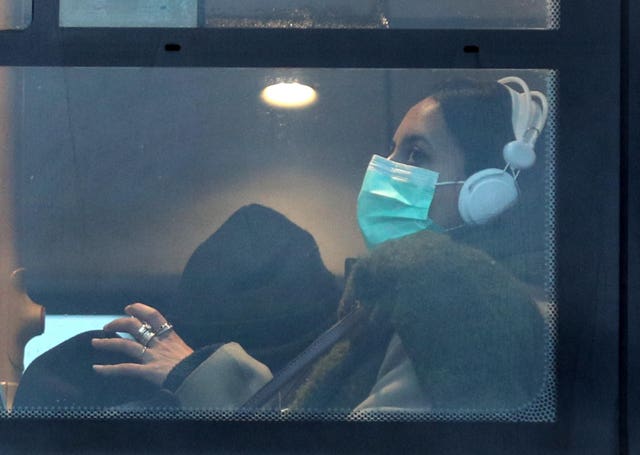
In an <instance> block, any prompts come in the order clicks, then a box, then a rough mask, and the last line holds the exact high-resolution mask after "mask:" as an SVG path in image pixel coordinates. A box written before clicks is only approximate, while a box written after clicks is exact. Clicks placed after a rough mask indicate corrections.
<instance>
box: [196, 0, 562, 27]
mask: <svg viewBox="0 0 640 455" xmlns="http://www.w3.org/2000/svg"><path fill="white" fill-rule="evenodd" d="M558 2H559V0H473V1H472V0H446V1H444V0H442V1H421V0H347V1H345V0H330V1H325V2H322V3H318V2H315V1H312V0H245V1H241V2H239V1H233V0H222V1H220V0H204V8H203V13H204V18H203V25H204V26H206V27H259V28H392V29H393V28H398V29H455V28H471V29H489V28H497V29H554V28H557V27H558V26H559V9H558Z"/></svg>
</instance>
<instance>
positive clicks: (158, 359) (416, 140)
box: [92, 78, 547, 412]
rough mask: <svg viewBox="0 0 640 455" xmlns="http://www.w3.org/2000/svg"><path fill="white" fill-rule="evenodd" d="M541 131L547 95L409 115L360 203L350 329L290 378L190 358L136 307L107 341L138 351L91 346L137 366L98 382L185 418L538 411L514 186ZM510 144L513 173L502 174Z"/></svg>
mask: <svg viewBox="0 0 640 455" xmlns="http://www.w3.org/2000/svg"><path fill="white" fill-rule="evenodd" d="M513 84H516V85H520V88H521V90H514V89H512V88H509V87H508V86H509V85H513ZM545 119H546V100H545V99H544V96H543V95H542V94H539V93H537V92H529V90H528V87H527V86H526V84H524V82H523V81H521V80H520V79H517V78H504V79H502V80H500V81H499V82H496V83H478V82H473V81H456V82H452V83H450V84H448V85H445V86H443V87H442V88H441V89H440V90H438V91H437V92H436V93H434V94H433V95H432V96H430V97H428V98H426V99H424V100H422V101H421V102H419V103H418V104H416V105H415V106H413V107H412V108H411V109H410V110H409V111H408V112H407V114H406V115H405V117H404V118H403V120H402V122H401V123H400V125H399V127H398V129H397V131H396V133H395V135H394V137H393V145H392V150H391V153H390V155H389V157H388V158H382V157H380V156H374V158H373V159H372V160H371V163H370V165H369V168H368V169H367V173H366V174H365V178H364V181H363V186H362V190H361V193H360V196H359V199H358V221H359V224H360V228H361V231H362V233H363V236H364V238H365V241H366V243H367V245H368V247H369V248H370V250H371V251H370V254H369V255H368V256H367V257H364V258H362V259H360V260H359V261H358V262H357V263H356V265H355V267H354V269H353V273H351V275H350V276H349V277H348V282H347V286H346V289H345V292H344V294H343V297H342V299H341V303H340V316H341V318H342V321H346V320H349V319H351V320H356V321H357V323H355V324H352V325H351V326H350V328H349V329H344V331H343V332H342V333H341V334H340V336H337V337H336V339H335V340H333V341H331V342H327V343H326V346H325V349H324V350H323V351H321V352H319V353H318V354H317V355H310V356H308V357H307V358H306V359H305V360H304V361H300V362H298V363H299V364H302V367H298V366H296V367H295V368H293V369H290V370H289V371H288V372H287V373H288V375H287V377H286V379H282V380H281V381H279V379H280V378H281V377H283V376H282V374H280V375H279V376H280V378H278V377H277V380H275V381H272V379H273V374H272V372H271V371H270V370H269V368H267V367H266V366H265V365H263V364H261V363H260V362H258V361H257V360H256V359H254V358H253V357H251V356H250V355H248V354H247V353H246V352H245V351H244V349H243V348H242V347H241V346H240V345H238V344H236V343H227V344H222V345H213V346H210V347H207V348H204V349H201V350H198V351H196V352H194V351H193V350H192V349H191V348H190V347H189V346H188V345H187V344H186V343H185V342H184V341H183V340H182V339H181V338H180V336H178V334H177V333H176V332H175V331H173V328H172V326H171V325H170V324H169V323H168V322H167V321H166V319H165V318H164V317H163V316H162V315H161V314H160V313H159V312H157V311H156V310H155V309H153V308H151V307H149V306H146V305H144V304H141V303H136V304H133V305H129V306H128V307H126V308H125V312H126V313H127V314H129V315H130V316H131V317H127V318H120V319H116V320H115V321H112V322H111V323H109V324H108V325H107V326H105V330H106V331H113V332H128V333H130V334H132V335H133V336H134V337H135V338H136V341H133V340H127V339H94V340H93V341H92V345H93V346H94V347H95V348H96V349H98V350H103V351H111V352H117V353H124V354H126V355H128V356H130V357H131V358H132V362H130V363H123V364H116V365H95V366H94V369H95V371H96V372H97V373H99V374H100V375H104V376H106V377H110V376H116V377H122V376H130V377H136V378H143V379H146V380H148V381H150V382H152V383H154V384H156V385H158V386H162V387H164V388H167V389H169V390H170V391H171V392H173V393H174V394H175V395H176V396H177V398H178V401H179V402H180V404H181V405H182V406H185V407H195V408H206V409H238V408H239V407H242V406H243V405H244V407H248V408H254V407H260V408H264V407H266V408H275V409H277V410H281V409H285V408H287V409H298V410H309V409H314V410H320V411H323V410H328V409H340V410H343V411H351V410H354V411H356V412H357V411H363V412H378V411H388V410H432V411H454V412H458V411H463V410H475V411H478V412H494V411H504V410H514V409H519V408H520V409H521V408H523V407H526V406H528V405H530V404H531V403H533V402H535V400H536V399H537V398H538V396H539V395H540V393H541V390H542V389H543V387H544V383H545V378H546V373H545V371H546V368H547V365H546V364H545V359H544V356H545V324H544V321H543V318H542V316H541V312H540V310H539V307H538V306H536V304H535V303H534V298H533V297H532V295H533V294H534V292H532V289H534V287H533V286H531V285H529V284H525V283H524V282H523V281H522V280H523V279H527V280H529V281H531V276H529V275H527V273H528V272H529V271H530V270H532V267H531V266H530V265H529V263H527V261H526V260H525V259H522V258H523V257H527V258H528V257H531V256H535V255H536V253H539V252H540V251H542V249H541V248H540V246H539V245H537V244H536V241H534V242H527V241H526V240H527V239H529V238H535V239H538V240H539V239H541V237H540V236H538V237H536V236H533V237H530V236H523V235H522V233H521V232H520V231H521V229H520V228H521V227H522V226H523V225H529V224H531V223H522V224H521V223H520V222H519V221H518V219H519V218H518V217H519V215H521V214H522V213H521V212H519V211H518V208H517V205H518V204H516V201H517V199H518V197H519V191H518V188H517V186H516V183H515V181H516V179H517V177H518V175H519V173H520V171H521V170H526V169H528V168H530V167H531V166H532V165H533V162H534V161H535V154H534V153H533V145H534V143H535V140H536V138H537V137H538V135H539V133H540V130H541V129H542V127H543V125H544V122H545ZM514 136H515V138H514ZM514 139H515V140H514ZM509 141H512V142H509ZM507 142H509V143H508V144H507V146H506V147H504V152H503V155H504V159H505V161H506V163H507V166H506V168H504V169H495V166H496V164H499V163H501V162H502V160H501V159H500V157H499V153H500V151H501V150H502V148H503V146H504V144H505V143H507ZM500 166H502V165H500ZM452 238H455V240H456V241H455V242H454V241H453V240H452ZM528 243H529V245H528V246H527V244H528ZM481 250H484V251H481ZM487 253H488V254H487ZM500 262H502V263H503V264H509V268H508V269H507V268H505V267H504V266H503V265H501V264H500ZM534 269H535V267H534ZM534 278H535V277H534ZM533 281H535V279H534V280H533ZM534 284H540V283H534ZM354 315H357V316H354ZM322 343H324V341H322V340H321V342H318V344H322ZM277 376H278V375H277ZM267 384H270V385H271V389H272V390H269V387H270V386H266V387H265V388H263V387H264V386H265V385H267ZM274 384H275V385H274ZM265 389H266V390H268V392H269V393H264V390H265ZM259 390H262V391H261V392H260V394H258V395H257V396H260V400H257V399H256V398H255V397H256V392H258V391H259ZM252 397H253V398H252ZM475 411H474V412H475Z"/></svg>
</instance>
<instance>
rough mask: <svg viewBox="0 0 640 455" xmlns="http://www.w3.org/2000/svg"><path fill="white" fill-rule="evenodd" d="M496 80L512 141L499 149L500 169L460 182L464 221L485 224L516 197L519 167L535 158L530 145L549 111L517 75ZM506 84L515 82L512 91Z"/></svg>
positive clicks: (543, 99)
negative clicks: (505, 101) (506, 104)
mask: <svg viewBox="0 0 640 455" xmlns="http://www.w3.org/2000/svg"><path fill="white" fill-rule="evenodd" d="M498 82H499V83H500V84H502V85H503V86H505V87H506V88H507V90H509V94H510V95H511V107H512V111H511V123H512V126H513V134H514V136H515V140H514V141H511V142H509V143H508V144H507V145H505V146H504V148H503V150H502V157H503V158H504V160H505V162H506V166H505V168H504V169H497V168H489V169H483V170H481V171H478V172H476V173H475V174H472V175H471V176H470V177H469V178H467V179H466V180H465V181H464V184H463V185H462V188H461V189H460V195H459V197H458V211H459V212H460V217H461V218H462V219H463V221H464V222H465V223H466V224H469V225H479V224H485V223H487V222H489V221H490V220H492V219H494V218H495V217H497V216H499V215H500V214H502V213H504V212H505V211H506V210H507V209H509V208H510V207H511V206H513V205H514V204H515V203H516V201H517V200H518V193H519V191H518V186H517V184H516V179H517V178H518V175H519V174H520V171H521V170H523V169H529V168H530V167H531V166H533V164H534V163H535V161H536V154H535V151H534V145H535V142H536V139H538V136H540V132H541V131H542V128H544V124H545V122H546V121H547V114H548V111H549V107H548V103H547V97H546V96H545V95H544V94H543V93H541V92H538V91H531V90H529V86H528V85H527V84H526V83H525V82H524V81H523V80H522V79H520V78H519V77H514V76H510V77H504V78H502V79H499V80H498ZM509 84H517V85H518V86H519V88H520V89H521V90H522V91H521V92H520V91H516V90H514V89H513V88H511V87H510V86H509Z"/></svg>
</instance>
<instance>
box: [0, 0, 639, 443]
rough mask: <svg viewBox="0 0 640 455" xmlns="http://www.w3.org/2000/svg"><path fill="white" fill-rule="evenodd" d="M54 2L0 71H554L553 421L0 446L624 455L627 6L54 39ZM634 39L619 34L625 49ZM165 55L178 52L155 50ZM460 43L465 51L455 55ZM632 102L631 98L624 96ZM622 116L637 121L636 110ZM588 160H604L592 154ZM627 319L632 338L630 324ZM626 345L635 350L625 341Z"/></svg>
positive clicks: (196, 430) (633, 178)
mask: <svg viewBox="0 0 640 455" xmlns="http://www.w3.org/2000/svg"><path fill="white" fill-rule="evenodd" d="M58 6H59V0H34V2H33V16H32V23H31V25H30V26H29V27H28V28H27V29H24V30H8V31H1V32H0V65H3V66H97V67H100V66H105V67H108V66H143V67H294V68H295V67H328V68H331V67H336V68H451V69H453V68H469V69H475V68H514V69H519V68H521V69H527V68H540V69H554V70H557V71H558V75H559V97H558V99H559V104H558V131H559V138H558V144H557V150H558V156H557V164H558V180H557V213H558V219H557V226H558V237H557V245H558V251H559V254H558V266H557V271H558V289H557V291H558V292H557V296H558V302H559V303H558V307H559V340H560V341H559V345H558V360H557V372H558V379H559V389H558V407H557V411H558V419H557V422H556V423H553V424H548V423H519V424H513V423H496V422H465V423H461V422H420V423H418V422H412V423H399V422H398V423H383V422H367V423H364V422H285V423H283V422H205V421H172V420H150V421H137V420H136V421H115V420H114V421H108V422H104V421H81V420H64V419H59V420H56V419H49V420H21V419H6V420H0V445H5V444H8V447H11V448H24V447H27V446H33V445H35V446H37V447H40V448H49V447H55V448H56V449H62V448H68V449H76V450H78V447H80V448H82V449H86V450H90V449H95V450H99V449H102V450H104V449H109V450H114V451H116V450H119V451H132V452H133V451H136V450H149V449H152V450H154V451H158V452H163V451H167V452H172V451H174V450H178V449H179V448H183V449H184V448H191V449H194V450H195V448H196V447H197V448H198V449H200V450H207V449H209V450H210V449H218V450H222V449H227V450H238V449H251V450H284V449H289V450H306V451H311V450H325V451H326V450H329V449H332V450H336V451H345V452H353V451H376V450H393V449H396V448H398V447H400V446H401V447H406V448H409V449H413V450H424V449H429V450H430V451H432V452H434V453H440V452H448V451H451V450H454V451H458V452H463V453H466V452H471V453H509V454H511V453H524V454H526V453H541V452H544V451H548V452H553V453H581V454H582V453H597V454H602V453H617V452H619V451H620V450H622V449H624V448H625V447H626V446H627V445H628V443H627V439H626V438H627V436H628V434H629V433H633V435H636V436H635V439H633V437H632V438H631V440H632V441H635V442H634V444H636V445H637V444H638V442H637V440H638V437H637V432H636V431H633V429H632V428H630V426H629V425H627V418H628V415H627V409H633V408H632V406H633V404H634V403H636V404H637V402H638V401H639V400H640V397H638V394H635V393H634V394H633V396H632V399H633V400H635V401H633V402H627V401H626V400H627V396H626V391H627V387H630V386H632V385H635V384H636V382H635V381H632V382H631V383H629V384H628V383H627V377H626V374H627V371H628V370H629V368H628V365H627V360H626V357H625V356H624V355H623V354H624V353H625V352H626V349H627V345H626V343H627V335H626V332H625V329H626V327H627V325H626V324H627V321H626V319H625V318H626V316H627V310H626V308H627V307H626V305H627V304H628V303H630V301H631V300H637V297H638V280H637V278H631V277H632V276H633V275H631V272H633V271H636V272H637V269H638V264H637V259H636V260H635V262H633V261H632V262H629V263H625V258H627V257H632V256H633V255H632V254H629V253H630V252H631V251H633V250H629V248H631V247H634V248H636V250H635V251H637V241H636V243H631V244H627V242H626V237H625V236H626V235H627V234H628V232H633V231H632V229H637V213H633V211H632V210H631V206H630V205H625V204H629V200H628V199H625V198H624V194H626V191H627V187H625V186H623V185H626V184H627V182H630V183H631V185H632V187H633V188H635V189H637V188H638V168H637V165H636V166H635V167H633V168H630V169H629V174H628V175H627V176H626V177H624V174H623V171H624V170H622V168H621V164H624V162H625V160H624V157H625V156H626V155H625V154H626V153H629V152H630V151H631V150H632V149H631V146H632V145H633V144H635V145H636V146H637V143H638V142H637V133H636V136H635V138H634V137H631V136H628V135H627V132H626V131H625V130H624V128H623V127H624V124H623V117H622V116H621V115H622V114H624V113H625V112H624V109H623V105H624V106H627V104H626V101H625V99H626V97H627V96H629V93H628V90H624V86H623V85H621V77H622V76H623V75H624V74H623V71H627V70H628V68H627V67H625V66H624V65H623V63H624V62H625V61H628V62H630V64H631V67H632V68H635V69H634V71H635V73H633V74H635V77H636V78H637V74H638V72H637V58H635V60H634V58H633V57H630V55H631V54H629V56H626V57H625V55H626V54H625V53H624V52H625V51H628V49H629V43H630V42H633V41H630V40H629V41H626V40H625V41H623V39H624V38H625V35H624V34H623V25H622V24H623V22H622V21H623V19H622V18H623V16H622V12H623V11H624V10H625V9H626V11H627V12H629V10H635V11H638V2H637V1H636V0H627V1H623V2H614V3H604V2H597V1H595V0H584V1H582V2H570V1H568V0H565V1H563V2H562V4H561V19H560V23H561V26H560V28H559V29H557V30H363V29H360V30H355V29H354V30H335V29H333V30H322V29H308V30H301V29H297V30H285V29H211V28H209V29H159V28H127V29H114V28H108V29H107V28H60V27H59V26H58ZM629 17H631V16H629ZM636 17H637V16H636ZM634 27H635V28H634V29H631V30H630V34H631V35H632V36H635V37H636V42H637V35H638V32H637V30H638V27H637V25H635V26H634ZM626 38H627V39H628V38H629V36H628V35H627V36H626ZM291 43H295V44H294V45H292V46H291V45H290V44H291ZM167 44H179V45H180V46H181V49H180V51H179V52H167V51H165V46H166V45H167ZM284 44H287V45H289V46H288V47H281V46H282V45H284ZM465 46H477V48H478V49H479V52H477V53H476V52H471V53H468V52H465V51H464V48H465ZM633 65H635V66H633ZM589 69H592V70H589ZM634 96H635V100H636V101H637V100H638V96H637V90H636V92H635V95H634ZM623 97H625V98H623ZM636 104H637V103H636ZM606 106H611V109H605V108H604V107H606ZM627 108H628V109H633V108H632V107H629V106H627ZM633 112H635V116H636V118H637V108H636V110H635V111H633ZM627 113H628V112H627ZM625 115H626V114H625ZM591 125H598V126H599V127H598V128H594V127H591ZM628 126H629V125H627V127H628ZM625 138H626V142H625ZM634 141H635V142H634ZM621 144H622V145H623V147H622V148H621ZM625 147H627V148H625ZM602 150H608V151H610V153H608V154H607V155H606V156H604V155H603V153H602ZM626 162H628V161H626ZM582 198H584V199H582ZM583 201H589V203H584V202H583ZM625 201H626V202H625ZM636 208H637V206H636ZM627 222H628V223H629V224H627ZM585 245H589V246H590V247H589V248H585ZM613 246H615V247H613ZM576 264H580V271H577V270H576V268H577V267H576ZM625 264H626V268H625ZM623 272H627V275H626V276H624V275H623ZM635 276H637V273H636V275H635ZM623 284H630V286H629V287H628V288H627V287H623ZM625 290H626V291H625ZM629 308H631V306H629ZM628 316H629V317H630V319H629V323H635V325H636V326H638V322H639V321H640V315H638V314H637V312H632V313H630V314H628ZM621 317H622V319H621ZM629 334H630V336H631V341H634V340H636V338H635V335H637V334H636V332H635V331H634V332H633V333H632V332H629ZM632 335H633V336H632ZM638 344H639V343H638V342H637V341H634V343H632V345H630V347H633V349H634V350H630V352H629V354H633V353H635V354H636V357H637V354H638V351H640V347H638ZM635 373H636V374H637V372H635ZM636 408H637V406H636ZM633 421H634V422H635V420H633ZM84 435H87V436H84ZM633 435H632V436H633ZM79 441H80V444H79ZM634 447H635V446H634Z"/></svg>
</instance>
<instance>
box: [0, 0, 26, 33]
mask: <svg viewBox="0 0 640 455" xmlns="http://www.w3.org/2000/svg"><path fill="white" fill-rule="evenodd" d="M31 10H32V0H5V1H3V2H0V30H16V29H25V28H27V27H28V26H29V24H31Z"/></svg>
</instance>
